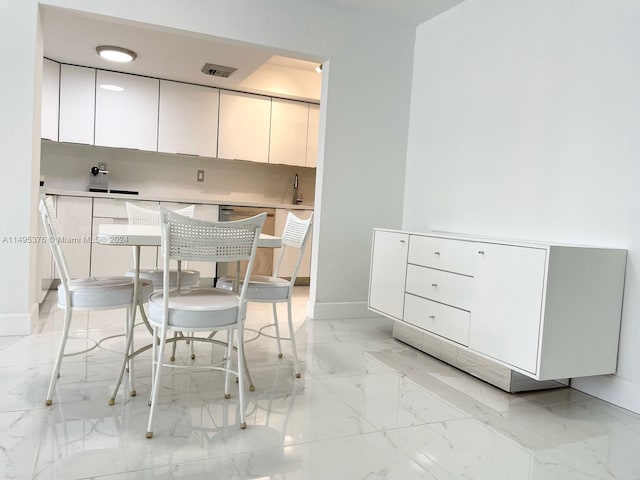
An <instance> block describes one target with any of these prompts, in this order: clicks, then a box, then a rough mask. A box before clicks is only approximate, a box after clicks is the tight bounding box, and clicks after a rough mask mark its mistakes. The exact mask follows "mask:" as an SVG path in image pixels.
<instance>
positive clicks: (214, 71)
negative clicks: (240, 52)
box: [202, 63, 237, 78]
mask: <svg viewBox="0 0 640 480" xmlns="http://www.w3.org/2000/svg"><path fill="white" fill-rule="evenodd" d="M236 70H237V68H234V67H225V66H224V65H214V64H213V63H205V64H204V67H202V73H204V74H205V75H211V76H213V77H223V78H227V77H228V76H229V75H231V74H232V73H233V72H235V71H236Z"/></svg>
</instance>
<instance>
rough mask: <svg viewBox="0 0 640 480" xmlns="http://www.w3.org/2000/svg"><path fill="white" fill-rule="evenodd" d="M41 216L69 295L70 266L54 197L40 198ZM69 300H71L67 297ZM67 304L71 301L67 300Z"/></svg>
mask: <svg viewBox="0 0 640 480" xmlns="http://www.w3.org/2000/svg"><path fill="white" fill-rule="evenodd" d="M39 210H40V217H41V218H42V223H43V224H44V231H45V233H46V235H47V240H48V242H49V247H50V248H51V253H52V254H53V261H54V262H55V265H56V268H57V269H58V275H59V276H60V285H62V288H63V290H64V292H65V295H67V297H68V296H69V280H70V277H69V267H68V265H67V260H66V259H65V256H64V252H63V251H62V244H63V243H64V241H65V239H64V237H63V235H62V232H61V231H60V225H59V224H58V217H56V211H55V206H54V204H53V198H52V197H47V196H43V197H41V198H40V205H39ZM67 300H69V299H68V298H67ZM67 304H69V302H68V301H67Z"/></svg>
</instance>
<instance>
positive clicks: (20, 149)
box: [0, 0, 42, 335]
mask: <svg viewBox="0 0 640 480" xmlns="http://www.w3.org/2000/svg"><path fill="white" fill-rule="evenodd" d="M37 12H38V8H37V4H36V3H35V2H22V1H20V0H3V1H2V2H0V56H1V57H2V58H3V62H6V63H5V68H3V73H2V75H0V105H1V107H0V149H1V150H0V151H1V152H2V155H1V162H2V174H0V204H1V205H3V207H2V213H1V214H0V265H1V266H2V267H1V270H2V275H0V292H2V293H1V296H0V332H2V333H5V334H9V335H16V334H24V333H28V332H29V331H30V328H31V320H32V317H33V316H34V315H37V312H38V311H37V304H36V303H35V301H36V296H35V287H36V282H35V281H30V279H31V278H34V279H35V273H36V270H35V261H36V257H35V249H34V248H30V245H29V244H28V243H16V242H17V241H19V240H20V239H22V238H24V236H26V235H28V234H29V233H30V232H34V231H35V228H36V225H37V224H36V221H37V217H36V205H35V199H36V192H37V189H38V170H39V166H38V165H39V164H38V159H39V148H40V140H39V138H38V137H39V136H40V122H39V120H38V121H36V119H39V118H40V84H39V81H38V79H39V77H41V75H42V73H41V70H42V66H41V64H42V62H41V60H39V59H40V58H42V43H41V39H40V30H39V24H38V16H37ZM9 19H10V21H7V20H9ZM36 123H37V130H35V129H34V125H35V124H36ZM33 319H34V320H35V318H33Z"/></svg>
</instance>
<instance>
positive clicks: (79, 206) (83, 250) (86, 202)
mask: <svg viewBox="0 0 640 480" xmlns="http://www.w3.org/2000/svg"><path fill="white" fill-rule="evenodd" d="M56 204H57V210H56V214H57V217H58V224H59V225H60V230H61V231H62V235H63V238H62V250H63V251H64V255H65V258H66V259H67V267H68V268H69V275H70V276H71V278H76V277H88V276H89V268H90V260H91V245H92V238H93V237H92V236H91V211H92V207H93V199H92V198H90V197H67V196H59V197H58V200H57V202H56ZM56 278H60V277H59V275H58V274H57V273H56Z"/></svg>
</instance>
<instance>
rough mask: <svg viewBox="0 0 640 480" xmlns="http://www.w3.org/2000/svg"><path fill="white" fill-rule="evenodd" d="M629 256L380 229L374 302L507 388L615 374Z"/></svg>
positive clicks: (406, 333) (451, 359) (441, 351)
mask: <svg viewBox="0 0 640 480" xmlns="http://www.w3.org/2000/svg"><path fill="white" fill-rule="evenodd" d="M626 256H627V252H626V250H622V249H612V248H596V247H584V246H576V245H562V244H554V243H540V242H519V241H517V242H514V241H509V240H501V239H489V238H482V237H470V236H463V235H453V234H439V233H413V232H402V231H396V230H384V229H375V230H374V233H373V249H372V261H371V276H370V287H369V308H370V309H371V310H373V311H375V312H378V313H381V314H383V315H385V316H388V317H390V318H393V319H394V320H395V323H394V336H395V337H396V338H398V339H399V340H402V341H404V342H406V343H409V344H410V345H413V346H414V347H416V348H418V349H420V350H422V351H425V352H426V353H429V354H431V355H434V356H436V357H438V358H441V359H442V360H444V361H447V362H448V363H451V364H453V365H455V366H456V367H458V368H461V369H463V370H466V371H469V372H470V373H472V374H473V375H476V376H478V377H480V378H483V379H484V380H487V381H489V382H490V383H493V384H495V385H497V386H499V387H501V388H503V389H505V390H508V391H517V390H524V389H531V388H544V387H546V386H550V385H552V384H553V383H551V384H549V383H548V382H549V381H555V380H561V379H567V378H573V377H584V376H592V375H603V374H610V373H614V372H615V370H616V361H617V352H618V336H619V332H620V315H621V309H622V295H623V288H624V276H625V267H626ZM528 379H531V380H532V381H529V380H528ZM544 382H547V383H544Z"/></svg>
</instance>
